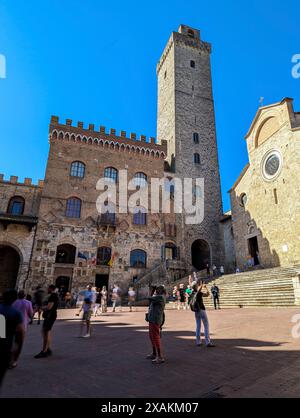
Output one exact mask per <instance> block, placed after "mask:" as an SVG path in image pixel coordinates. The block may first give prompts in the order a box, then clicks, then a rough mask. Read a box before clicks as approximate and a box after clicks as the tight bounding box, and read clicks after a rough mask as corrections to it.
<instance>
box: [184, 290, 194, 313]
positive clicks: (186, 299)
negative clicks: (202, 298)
mask: <svg viewBox="0 0 300 418" xmlns="http://www.w3.org/2000/svg"><path fill="white" fill-rule="evenodd" d="M192 292H193V290H192V286H191V285H188V287H187V288H186V291H185V309H189V308H190V305H189V300H190V297H191V294H192Z"/></svg>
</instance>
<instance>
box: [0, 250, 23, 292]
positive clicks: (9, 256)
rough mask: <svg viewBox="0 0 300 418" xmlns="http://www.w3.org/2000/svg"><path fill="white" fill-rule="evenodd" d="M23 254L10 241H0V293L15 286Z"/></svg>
mask: <svg viewBox="0 0 300 418" xmlns="http://www.w3.org/2000/svg"><path fill="white" fill-rule="evenodd" d="M22 264H23V255H22V252H21V251H20V249H19V248H18V247H17V246H16V245H14V244H12V243H10V242H1V243H0V294H1V293H3V291H5V290H6V289H14V288H16V287H17V284H18V280H19V275H20V271H21V266H22Z"/></svg>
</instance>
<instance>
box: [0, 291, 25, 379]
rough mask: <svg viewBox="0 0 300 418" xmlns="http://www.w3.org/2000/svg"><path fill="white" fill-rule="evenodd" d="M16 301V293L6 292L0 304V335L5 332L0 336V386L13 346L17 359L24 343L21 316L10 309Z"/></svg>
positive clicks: (13, 309)
mask: <svg viewBox="0 0 300 418" xmlns="http://www.w3.org/2000/svg"><path fill="white" fill-rule="evenodd" d="M16 299H17V292H16V291H15V290H7V291H6V292H4V295H3V303H1V304H0V324H1V330H0V331H1V334H2V331H3V330H4V331H5V332H4V335H0V386H1V385H2V382H3V378H4V376H5V373H6V371H7V369H8V368H9V365H10V361H11V357H12V348H13V344H14V343H15V353H14V354H15V355H16V356H17V357H18V356H19V354H20V352H21V350H22V345H23V341H24V335H25V331H24V325H23V318H22V315H21V313H20V312H19V311H17V310H16V309H15V308H13V307H12V304H13V303H14V302H15V300H16ZM3 325H4V326H3Z"/></svg>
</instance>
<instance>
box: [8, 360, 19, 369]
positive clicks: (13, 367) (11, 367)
mask: <svg viewBox="0 0 300 418" xmlns="http://www.w3.org/2000/svg"><path fill="white" fill-rule="evenodd" d="M17 366H18V363H17V362H16V361H13V362H11V363H10V365H9V370H12V369H15V368H16V367H17Z"/></svg>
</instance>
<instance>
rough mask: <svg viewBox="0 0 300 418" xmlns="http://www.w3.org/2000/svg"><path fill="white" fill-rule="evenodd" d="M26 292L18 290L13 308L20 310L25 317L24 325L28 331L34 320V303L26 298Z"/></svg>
mask: <svg viewBox="0 0 300 418" xmlns="http://www.w3.org/2000/svg"><path fill="white" fill-rule="evenodd" d="M25 296H26V295H25V292H24V290H20V291H19V292H18V299H17V300H16V301H15V302H14V303H13V305H12V306H13V308H15V309H16V310H17V311H19V312H20V313H21V315H22V318H23V325H24V330H25V332H26V331H27V328H28V324H29V323H30V321H31V320H32V317H33V307H32V303H31V302H30V301H29V300H27V299H25Z"/></svg>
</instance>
